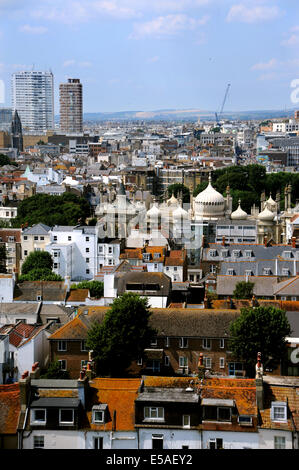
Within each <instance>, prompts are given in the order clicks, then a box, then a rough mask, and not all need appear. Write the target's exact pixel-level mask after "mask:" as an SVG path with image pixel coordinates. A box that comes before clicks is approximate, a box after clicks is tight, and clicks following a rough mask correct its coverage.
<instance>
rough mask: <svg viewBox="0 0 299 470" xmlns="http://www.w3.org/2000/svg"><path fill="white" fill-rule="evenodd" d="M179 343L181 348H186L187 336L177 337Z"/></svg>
mask: <svg viewBox="0 0 299 470" xmlns="http://www.w3.org/2000/svg"><path fill="white" fill-rule="evenodd" d="M179 344H180V348H181V349H185V348H188V338H185V337H183V336H182V337H181V338H180V339H179Z"/></svg>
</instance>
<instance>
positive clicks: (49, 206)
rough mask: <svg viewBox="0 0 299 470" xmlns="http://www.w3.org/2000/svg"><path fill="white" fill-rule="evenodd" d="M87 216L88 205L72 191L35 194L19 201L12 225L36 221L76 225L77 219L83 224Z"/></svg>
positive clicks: (31, 223) (34, 222)
mask: <svg viewBox="0 0 299 470" xmlns="http://www.w3.org/2000/svg"><path fill="white" fill-rule="evenodd" d="M89 216H90V206H89V204H88V201H87V200H86V199H85V198H83V197H79V196H77V195H75V194H72V193H64V194H62V195H61V196H51V195H48V194H36V195H35V196H32V197H29V198H26V199H24V200H23V201H22V202H21V203H20V205H19V207H18V216H17V218H16V219H14V221H13V226H15V227H18V226H19V227H20V226H21V225H22V224H25V223H26V222H27V223H28V225H29V226H31V225H34V224H38V223H44V224H46V225H49V226H54V225H70V226H72V225H77V224H78V222H79V221H80V223H82V224H83V223H84V222H85V219H86V218H87V217H89Z"/></svg>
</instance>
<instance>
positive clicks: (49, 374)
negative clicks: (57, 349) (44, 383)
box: [40, 361, 70, 380]
mask: <svg viewBox="0 0 299 470" xmlns="http://www.w3.org/2000/svg"><path fill="white" fill-rule="evenodd" d="M40 378H41V379H62V380H64V379H69V378H70V374H69V372H68V371H67V370H61V369H60V364H59V362H58V361H54V362H51V363H50V364H49V367H48V369H47V371H46V372H45V373H44V374H42V375H41V377H40Z"/></svg>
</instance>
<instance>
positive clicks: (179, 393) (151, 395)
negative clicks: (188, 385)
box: [136, 387, 199, 403]
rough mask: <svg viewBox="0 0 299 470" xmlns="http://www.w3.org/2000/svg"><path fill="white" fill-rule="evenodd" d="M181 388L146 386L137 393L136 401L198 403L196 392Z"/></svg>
mask: <svg viewBox="0 0 299 470" xmlns="http://www.w3.org/2000/svg"><path fill="white" fill-rule="evenodd" d="M185 390H186V389H182V388H171V389H169V388H161V387H147V388H146V389H145V390H144V392H142V393H140V394H139V395H138V398H137V399H136V402H160V403H163V402H164V403H167V402H170V403H199V395H198V394H197V393H196V392H186V391H185Z"/></svg>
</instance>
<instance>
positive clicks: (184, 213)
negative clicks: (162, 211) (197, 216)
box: [172, 206, 188, 219]
mask: <svg viewBox="0 0 299 470" xmlns="http://www.w3.org/2000/svg"><path fill="white" fill-rule="evenodd" d="M172 215H173V217H174V218H175V219H176V218H177V219H179V218H184V219H186V218H188V212H187V211H185V210H184V209H183V208H182V207H181V206H179V207H178V208H177V209H176V210H175V211H173V214H172Z"/></svg>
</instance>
